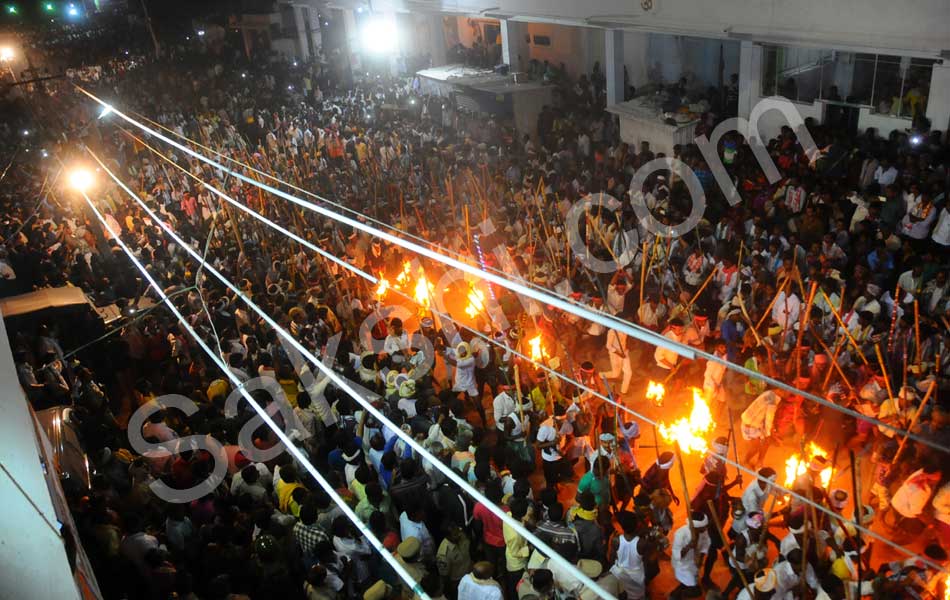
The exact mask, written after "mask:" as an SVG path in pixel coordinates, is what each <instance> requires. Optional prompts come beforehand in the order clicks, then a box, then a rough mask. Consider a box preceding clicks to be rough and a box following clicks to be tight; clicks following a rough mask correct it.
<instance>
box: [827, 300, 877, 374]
mask: <svg viewBox="0 0 950 600" xmlns="http://www.w3.org/2000/svg"><path fill="white" fill-rule="evenodd" d="M818 289H819V290H821V295H822V296H824V298H825V302H827V303H828V306H830V307H831V314H833V315H834V316H835V319H836V320H837V321H838V325H841V329H842V331H844V334H845V335H846V336H847V337H848V341H849V342H851V345H852V346H854V349H855V350H857V351H858V356H860V357H861V361H862V362H863V363H864V364H865V365H869V364H870V363H869V362H868V359H867V357H866V356H864V352H861V347H860V346H859V345H858V343H857V342H856V341H854V336H852V335H851V332H850V331H848V327H847V326H846V325H845V324H844V321H843V320H841V315H840V314H838V311H837V309H835V307H834V305H833V304H832V303H831V298H829V297H828V294H827V293H826V292H825V290H823V289H821V288H818Z"/></svg>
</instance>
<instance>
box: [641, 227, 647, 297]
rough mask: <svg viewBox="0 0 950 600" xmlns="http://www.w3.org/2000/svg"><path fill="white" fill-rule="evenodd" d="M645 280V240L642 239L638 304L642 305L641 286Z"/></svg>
mask: <svg viewBox="0 0 950 600" xmlns="http://www.w3.org/2000/svg"><path fill="white" fill-rule="evenodd" d="M646 280H647V241H646V240H644V241H643V251H642V252H641V253H640V306H643V286H644V285H646Z"/></svg>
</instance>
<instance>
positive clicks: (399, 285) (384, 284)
mask: <svg viewBox="0 0 950 600" xmlns="http://www.w3.org/2000/svg"><path fill="white" fill-rule="evenodd" d="M419 271H420V272H421V273H422V278H423V279H425V273H424V272H423V271H422V267H419ZM411 274H412V265H411V264H409V261H408V260H407V261H405V262H404V263H402V271H400V272H399V275H397V276H396V281H395V283H392V282H390V281H389V280H388V279H386V276H385V275H384V274H383V272H382V271H380V272H379V285H378V286H377V287H376V295H377V296H378V297H379V298H382V297H383V296H385V295H386V292H388V291H389V290H390V288H391V289H394V290H402V289H406V288H405V286H406V284H407V283H409V276H410V275H411ZM426 283H427V285H428V282H426ZM429 287H430V289H431V285H430V286H429ZM416 293H417V294H418V284H417V288H416ZM416 299H417V300H418V299H419V297H418V296H416ZM428 307H429V305H428V304H426V308H428Z"/></svg>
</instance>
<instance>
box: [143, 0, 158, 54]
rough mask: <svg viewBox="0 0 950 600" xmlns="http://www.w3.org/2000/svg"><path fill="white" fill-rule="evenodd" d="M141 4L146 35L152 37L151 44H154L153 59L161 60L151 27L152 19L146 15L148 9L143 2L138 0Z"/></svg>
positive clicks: (153, 30) (156, 40)
mask: <svg viewBox="0 0 950 600" xmlns="http://www.w3.org/2000/svg"><path fill="white" fill-rule="evenodd" d="M139 2H140V3H141V4H142V12H143V13H144V14H145V26H146V27H148V33H149V35H151V36H152V43H153V44H155V57H156V58H161V56H162V48H161V46H159V45H158V38H157V37H156V36H155V29H154V28H153V27H152V18H151V17H150V16H149V15H148V7H147V6H145V0H139Z"/></svg>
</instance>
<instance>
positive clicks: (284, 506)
mask: <svg viewBox="0 0 950 600" xmlns="http://www.w3.org/2000/svg"><path fill="white" fill-rule="evenodd" d="M302 487H303V486H302V485H300V484H299V483H287V482H285V481H284V480H282V479H278V480H277V508H279V509H280V511H281V512H284V513H290V514H293V515H294V516H295V517H296V516H297V515H298V514H300V507H299V506H297V503H296V502H294V500H293V498H292V495H293V493H294V490H295V489H297V488H302ZM294 507H296V508H297V510H296V512H294V510H293V509H294Z"/></svg>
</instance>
